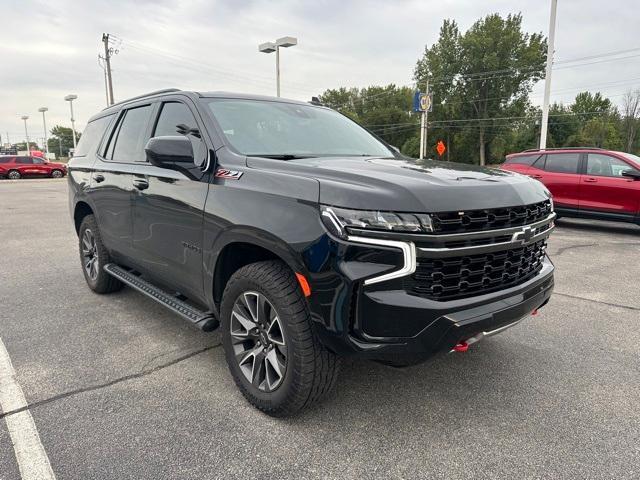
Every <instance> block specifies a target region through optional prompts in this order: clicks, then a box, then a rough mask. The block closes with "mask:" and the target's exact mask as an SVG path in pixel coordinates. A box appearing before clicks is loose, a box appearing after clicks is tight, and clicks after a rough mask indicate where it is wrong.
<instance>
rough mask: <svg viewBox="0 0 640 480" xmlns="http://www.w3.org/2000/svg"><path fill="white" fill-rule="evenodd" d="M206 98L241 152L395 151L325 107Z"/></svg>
mask: <svg viewBox="0 0 640 480" xmlns="http://www.w3.org/2000/svg"><path fill="white" fill-rule="evenodd" d="M204 101H205V102H207V103H208V105H209V108H210V109H211V112H213V116H214V117H215V118H216V120H217V121H218V123H219V124H220V127H221V128H222V131H223V132H224V135H225V137H226V138H227V140H228V141H229V143H230V144H231V145H232V146H233V147H234V148H235V149H236V150H237V151H238V152H240V153H242V154H244V155H252V156H271V157H281V158H283V159H288V158H296V157H322V156H383V157H392V156H393V152H391V151H390V150H389V149H388V148H387V147H386V146H385V145H384V144H383V143H381V142H380V141H379V140H377V139H376V138H375V137H374V136H373V135H371V134H370V133H369V132H367V131H366V130H365V129H363V128H362V127H360V126H359V125H358V124H356V123H355V122H353V121H351V120H349V119H348V118H347V117H345V116H343V115H341V114H339V113H338V112H335V111H333V110H330V109H328V108H323V107H316V106H312V105H300V104H293V103H284V102H273V101H265V100H245V99H222V98H216V99H204Z"/></svg>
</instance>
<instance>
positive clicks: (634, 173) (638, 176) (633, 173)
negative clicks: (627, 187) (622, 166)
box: [622, 170, 640, 180]
mask: <svg viewBox="0 0 640 480" xmlns="http://www.w3.org/2000/svg"><path fill="white" fill-rule="evenodd" d="M622 175H623V176H624V177H629V178H633V179H634V180H640V172H639V171H638V170H625V171H624V172H622Z"/></svg>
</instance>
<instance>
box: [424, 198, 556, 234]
mask: <svg viewBox="0 0 640 480" xmlns="http://www.w3.org/2000/svg"><path fill="white" fill-rule="evenodd" d="M550 214H551V202H550V201H549V200H545V201H543V202H538V203H533V204H530V205H521V206H517V207H505V208H491V209H483V210H465V211H464V212H439V213H432V214H431V218H432V221H433V231H434V232H435V233H467V232H481V231H484V230H496V229H499V228H509V227H519V226H522V225H528V224H530V223H534V222H537V221H538V220H543V219H545V218H547V217H548V216H549V215H550Z"/></svg>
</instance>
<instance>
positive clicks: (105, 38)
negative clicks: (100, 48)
mask: <svg viewBox="0 0 640 480" xmlns="http://www.w3.org/2000/svg"><path fill="white" fill-rule="evenodd" d="M102 43H104V63H105V67H106V70H107V85H108V87H109V105H113V79H112V78H111V55H113V50H112V49H111V48H109V34H108V33H103V34H102Z"/></svg>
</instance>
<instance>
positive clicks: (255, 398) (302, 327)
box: [221, 261, 340, 417]
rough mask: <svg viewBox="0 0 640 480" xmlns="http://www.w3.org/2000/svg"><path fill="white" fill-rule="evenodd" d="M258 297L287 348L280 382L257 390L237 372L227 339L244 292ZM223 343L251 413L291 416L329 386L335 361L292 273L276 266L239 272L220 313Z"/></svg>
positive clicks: (273, 263)
mask: <svg viewBox="0 0 640 480" xmlns="http://www.w3.org/2000/svg"><path fill="white" fill-rule="evenodd" d="M249 292H252V293H251V294H253V295H262V296H264V298H266V299H267V300H268V302H269V303H270V305H272V306H273V308H274V309H275V311H276V312H277V316H278V318H279V322H280V324H281V326H282V334H283V338H284V343H285V344H286V348H287V357H286V358H287V360H286V368H285V373H284V375H283V378H282V380H281V383H280V384H279V386H278V387H277V388H275V389H274V390H272V391H267V392H265V391H261V390H260V389H259V388H258V387H256V386H255V385H253V384H252V383H251V382H250V381H249V380H248V379H247V377H246V376H245V374H244V373H243V372H242V370H241V367H240V364H239V360H238V355H237V352H236V351H234V343H233V341H234V340H233V337H232V335H231V315H232V311H233V308H234V305H236V301H237V300H239V299H240V297H241V295H244V294H245V293H247V294H249ZM221 320H222V324H221V328H222V341H223V346H224V351H225V356H226V360H227V364H228V366H229V370H230V371H231V375H232V376H233V379H234V381H235V383H236V385H237V386H238V388H239V389H240V391H241V392H242V394H243V395H244V396H245V398H246V399H247V400H248V401H249V402H250V403H251V404H252V405H253V406H255V407H256V408H258V409H259V410H262V411H263V412H265V413H267V414H269V415H271V416H275V417H285V416H289V415H293V414H295V413H296V412H298V411H300V410H301V409H303V408H305V407H307V406H309V405H311V404H312V403H314V402H317V401H319V400H320V399H322V398H323V397H324V396H326V395H327V394H328V393H329V392H330V391H331V390H332V389H333V387H334V385H335V382H336V378H337V376H338V372H339V369H340V358H339V357H338V356H336V355H335V354H334V353H332V352H331V351H329V350H328V349H327V348H326V347H325V346H324V345H323V344H322V343H321V342H320V340H319V339H318V337H317V335H316V333H315V332H314V327H313V325H312V320H311V315H310V313H309V307H308V305H307V301H306V299H305V297H304V296H303V293H302V291H301V288H300V286H299V284H298V282H297V280H296V277H295V276H294V273H293V272H292V271H291V269H290V268H289V267H288V266H287V265H286V264H285V263H283V262H281V261H264V262H258V263H253V264H250V265H247V266H245V267H242V268H241V269H239V270H238V271H237V272H235V273H234V274H233V276H232V277H231V279H230V280H229V282H228V283H227V286H226V288H225V290H224V294H223V297H222V308H221Z"/></svg>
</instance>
